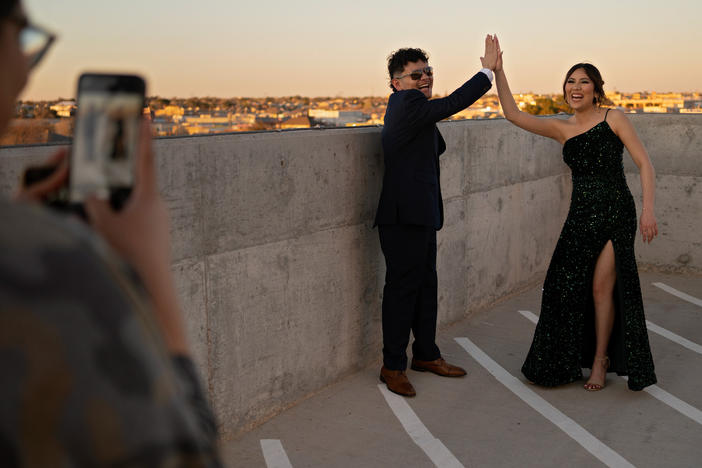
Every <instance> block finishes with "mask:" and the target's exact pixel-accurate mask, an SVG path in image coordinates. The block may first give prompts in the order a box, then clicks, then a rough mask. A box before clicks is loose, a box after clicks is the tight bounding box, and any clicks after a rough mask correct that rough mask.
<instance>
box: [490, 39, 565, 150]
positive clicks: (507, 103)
mask: <svg viewBox="0 0 702 468" xmlns="http://www.w3.org/2000/svg"><path fill="white" fill-rule="evenodd" d="M495 41H496V42H497V48H498V51H499V56H498V60H497V65H496V66H495V83H496V84H497V94H498V96H499V98H500V105H501V106H502V112H503V113H504V114H505V118H506V119H507V120H509V121H510V122H512V123H513V124H514V125H516V126H517V127H520V128H523V129H524V130H527V131H529V132H532V133H536V134H537V135H542V136H545V137H549V138H553V139H554V140H556V141H558V142H559V143H563V142H564V141H565V136H564V134H563V131H562V128H563V125H564V123H563V122H562V121H561V120H560V119H549V118H540V117H535V116H533V115H531V114H527V113H526V112H522V111H520V110H519V107H517V103H516V102H514V97H513V96H512V91H510V89H509V83H508V82H507V76H506V75H505V71H504V69H503V67H502V50H501V49H500V43H499V41H498V40H497V36H495Z"/></svg>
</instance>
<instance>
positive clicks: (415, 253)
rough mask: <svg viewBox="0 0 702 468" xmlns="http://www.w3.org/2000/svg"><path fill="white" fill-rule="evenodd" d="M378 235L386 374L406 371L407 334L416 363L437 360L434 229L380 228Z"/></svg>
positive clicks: (414, 227)
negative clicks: (382, 264) (382, 263)
mask: <svg viewBox="0 0 702 468" xmlns="http://www.w3.org/2000/svg"><path fill="white" fill-rule="evenodd" d="M378 232H379V234H380V248H381V249H382V251H383V255H384V256H385V266H386V273H385V287H384V288H383V364H384V365H385V367H386V368H387V369H390V370H405V369H406V368H407V345H408V344H409V336H410V330H412V333H413V334H414V342H413V343H412V355H413V356H414V358H415V359H419V360H422V361H433V360H435V359H438V358H440V357H441V353H440V352H439V348H438V347H437V346H436V307H437V299H436V296H437V276H436V229H435V228H434V227H431V226H413V225H380V226H378Z"/></svg>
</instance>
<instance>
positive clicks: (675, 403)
mask: <svg viewBox="0 0 702 468" xmlns="http://www.w3.org/2000/svg"><path fill="white" fill-rule="evenodd" d="M519 313H520V314H522V315H523V316H524V317H526V318H528V319H529V320H531V321H532V322H534V323H536V322H537V321H538V320H539V317H538V316H536V315H534V314H533V313H531V312H529V311H528V310H520V311H519ZM646 325H647V326H648V329H649V330H651V331H653V332H655V333H658V334H659V335H662V336H665V337H666V338H668V339H670V340H672V341H675V342H676V343H678V344H680V345H682V346H685V347H686V348H689V349H692V350H693V351H696V352H698V353H700V354H702V352H701V351H702V346H700V345H698V344H697V343H693V342H692V341H688V340H686V339H685V338H683V337H681V336H678V335H676V334H675V333H672V332H669V331H668V330H666V329H665V328H661V327H659V326H658V325H655V324H653V323H650V322H649V321H648V320H647V321H646ZM651 326H653V327H654V328H655V329H654V328H651ZM656 329H658V330H656ZM667 335H672V336H667ZM684 342H687V343H688V344H685V343H684ZM622 378H623V379H624V380H628V379H627V378H626V377H622ZM644 391H645V392H646V393H648V394H649V395H651V396H653V397H654V398H656V399H657V400H659V401H661V402H663V403H665V404H666V405H668V406H670V407H671V408H673V409H674V410H675V411H677V412H679V413H680V414H682V415H683V416H687V417H688V418H690V419H692V420H693V421H695V422H696V423H697V424H702V411H700V410H698V409H697V408H695V407H694V406H692V405H690V404H688V403H685V402H684V401H682V400H681V399H680V398H678V397H676V396H674V395H671V394H670V393H668V392H666V391H665V390H663V389H662V388H660V387H659V386H657V385H650V386H648V387H646V388H644Z"/></svg>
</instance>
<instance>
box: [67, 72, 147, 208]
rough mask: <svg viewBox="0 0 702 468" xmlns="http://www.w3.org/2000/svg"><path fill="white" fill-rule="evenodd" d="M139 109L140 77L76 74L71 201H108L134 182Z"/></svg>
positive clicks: (142, 92)
mask: <svg viewBox="0 0 702 468" xmlns="http://www.w3.org/2000/svg"><path fill="white" fill-rule="evenodd" d="M134 83H136V85H135V84H134ZM139 83H140V85H139ZM143 108H144V85H143V80H141V78H138V77H134V76H128V75H126V76H125V75H97V74H86V75H82V76H81V78H80V81H79V87H78V109H77V111H76V129H75V135H74V141H73V151H72V154H71V176H70V201H71V203H82V202H83V201H85V199H86V198H87V197H88V196H89V195H95V196H97V197H98V198H102V199H109V200H111V201H113V202H114V198H115V195H116V194H122V196H124V193H125V191H126V192H127V196H128V192H129V190H130V189H131V187H132V186H133V185H134V162H135V158H136V151H137V145H138V142H139V129H140V121H141V115H142V112H143ZM122 201H123V200H122ZM118 204H120V203H118ZM117 208H119V207H117Z"/></svg>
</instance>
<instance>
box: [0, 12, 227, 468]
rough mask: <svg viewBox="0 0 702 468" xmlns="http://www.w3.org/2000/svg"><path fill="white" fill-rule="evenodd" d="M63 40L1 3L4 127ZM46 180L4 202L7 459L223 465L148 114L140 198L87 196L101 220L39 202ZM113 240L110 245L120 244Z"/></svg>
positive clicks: (60, 161) (14, 462)
mask: <svg viewBox="0 0 702 468" xmlns="http://www.w3.org/2000/svg"><path fill="white" fill-rule="evenodd" d="M53 40H54V36H53V35H51V34H50V33H48V32H46V31H45V30H43V29H41V28H39V27H37V26H34V25H32V24H31V23H30V22H29V20H28V19H27V16H26V14H25V13H24V9H23V8H22V5H21V3H20V1H19V0H3V1H2V3H0V131H2V130H4V129H5V128H6V127H7V125H8V123H9V121H10V118H11V117H12V114H13V110H14V105H15V102H16V99H17V97H18V95H19V93H20V91H21V90H22V88H23V87H24V85H25V84H26V82H27V78H28V76H29V72H30V69H31V68H32V67H33V66H34V65H36V64H37V63H38V61H39V60H40V59H41V57H42V56H43V55H44V54H45V53H46V51H47V49H48V48H49V46H50V45H51V43H52V42H53ZM49 162H50V163H51V164H54V165H58V167H57V169H56V170H54V171H53V172H52V173H51V174H50V175H49V176H48V177H47V178H45V179H43V180H42V181H40V182H37V183H35V184H33V185H31V186H28V187H23V188H21V189H20V191H19V193H18V195H17V201H15V202H11V201H7V200H3V201H0V218H1V219H2V220H3V226H2V229H0V362H1V363H2V382H1V383H0V401H2V402H3V405H0V460H2V464H3V466H24V465H26V466H84V465H90V466H106V465H110V466H113V465H114V466H117V465H129V466H166V465H167V466H221V462H220V458H219V454H218V450H217V427H216V423H215V420H214V416H213V414H212V411H211V409H210V407H209V405H208V404H207V402H206V400H205V398H204V393H203V391H202V387H201V385H200V383H199V380H198V377H197V375H196V371H195V366H194V365H193V362H192V360H191V358H190V351H189V348H188V344H187V340H186V337H185V331H184V326H183V321H182V318H181V316H180V306H179V304H178V298H177V294H176V287H175V283H174V280H173V277H172V274H171V271H170V264H171V256H170V234H169V222H168V212H167V209H166V206H165V203H164V202H163V200H162V199H161V197H160V195H159V192H158V187H157V184H156V173H155V164H154V154H153V150H152V147H151V137H150V131H149V125H148V122H143V124H142V125H141V128H140V136H139V140H138V151H137V158H136V162H135V180H136V184H135V185H134V187H133V189H132V191H131V195H130V196H129V198H128V199H127V201H126V203H125V205H124V206H123V208H122V209H121V210H120V211H119V212H116V211H114V210H113V208H112V207H111V206H110V203H109V201H108V200H102V199H98V198H96V197H94V196H92V197H88V198H87V199H86V200H85V211H86V213H87V218H88V221H89V225H86V224H84V223H83V222H81V221H80V220H78V218H75V217H73V216H66V215H61V214H59V213H56V212H51V211H50V210H48V209H46V208H45V207H43V206H41V205H40V204H39V203H35V202H37V201H40V200H42V199H45V198H46V196H47V195H48V194H50V193H53V192H55V191H56V189H57V188H59V187H62V186H64V185H65V184H66V180H67V178H68V173H69V167H68V162H67V158H66V151H65V150H64V151H60V152H58V153H57V154H56V155H55V156H54V157H53V158H51V160H50V161H49ZM108 246H109V247H108Z"/></svg>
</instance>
